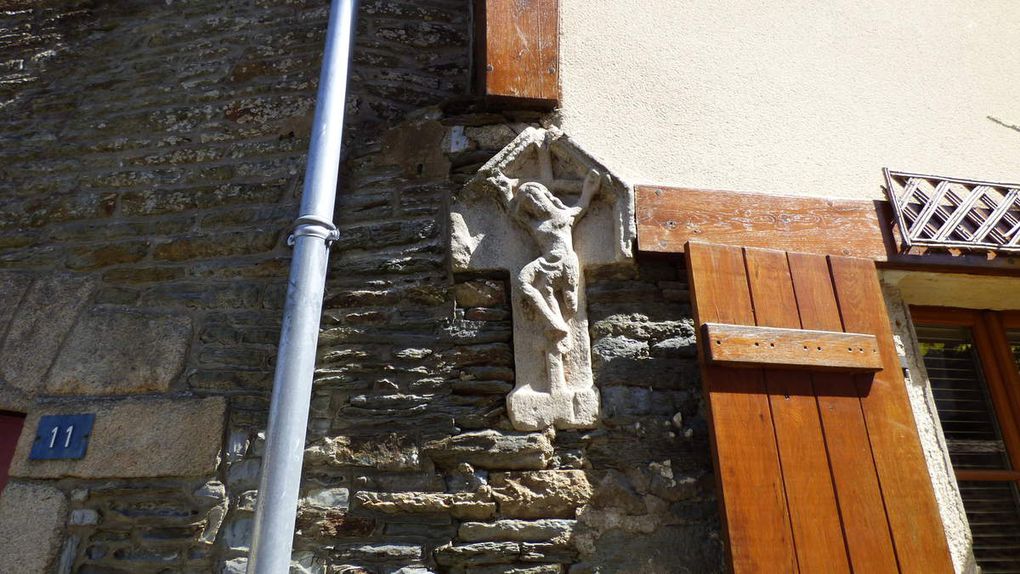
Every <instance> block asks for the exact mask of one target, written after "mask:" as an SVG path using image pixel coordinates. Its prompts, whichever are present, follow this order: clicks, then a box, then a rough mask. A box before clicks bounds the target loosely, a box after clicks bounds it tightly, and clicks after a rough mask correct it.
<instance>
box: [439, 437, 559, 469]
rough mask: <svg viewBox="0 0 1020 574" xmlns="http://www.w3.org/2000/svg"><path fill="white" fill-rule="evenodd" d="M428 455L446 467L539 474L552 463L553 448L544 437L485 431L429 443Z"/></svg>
mask: <svg viewBox="0 0 1020 574" xmlns="http://www.w3.org/2000/svg"><path fill="white" fill-rule="evenodd" d="M425 454H426V455H427V456H428V457H429V458H431V459H432V461H433V462H435V463H436V464H438V465H439V466H445V467H454V466H457V465H458V464H460V463H467V464H470V465H471V466H474V467H476V468H484V469H488V470H524V469H536V470H537V469H542V468H545V467H546V465H547V464H548V463H549V459H550V458H551V457H552V454H553V447H552V444H551V443H550V442H549V438H548V437H547V436H545V435H543V434H541V433H515V432H500V431H496V430H484V431H477V432H468V433H463V434H459V435H456V436H452V437H449V438H445V439H442V440H438V441H433V442H431V443H428V444H427V445H426V446H425Z"/></svg>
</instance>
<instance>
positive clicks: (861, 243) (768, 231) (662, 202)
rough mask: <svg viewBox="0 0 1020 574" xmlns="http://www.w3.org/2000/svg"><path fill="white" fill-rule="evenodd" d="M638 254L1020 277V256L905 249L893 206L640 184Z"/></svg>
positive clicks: (638, 187)
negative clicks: (726, 254) (773, 258)
mask: <svg viewBox="0 0 1020 574" xmlns="http://www.w3.org/2000/svg"><path fill="white" fill-rule="evenodd" d="M635 208H636V212H637V231H638V250H640V251H642V252H646V253H649V252H650V253H683V251H684V244H685V243H687V242H688V241H698V242H706V243H714V244H722V245H733V246H741V247H758V248H766V249H778V250H784V251H793V252H800V253H808V254H815V255H842V256H850V257H859V258H862V259H870V260H872V261H875V262H876V264H878V265H879V266H880V267H881V268H884V269H905V270H925V271H949V272H957V273H959V272H967V273H976V274H996V275H1014V276H1015V275H1020V257H1016V256H996V255H994V254H987V255H986V254H960V253H956V254H954V253H942V252H932V251H929V250H925V249H923V248H919V249H915V250H913V251H911V252H910V253H901V252H900V250H899V245H900V244H901V243H900V241H899V230H898V229H897V228H895V227H894V225H893V219H894V218H893V215H892V208H891V206H890V205H889V202H887V201H872V200H854V199H826V198H821V197H806V196H783V195H769V194H763V193H739V192H733V191H716V190H706V189H689V188H673V187H663V186H649V185H639V186H636V187H635Z"/></svg>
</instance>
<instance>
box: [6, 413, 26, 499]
mask: <svg viewBox="0 0 1020 574" xmlns="http://www.w3.org/2000/svg"><path fill="white" fill-rule="evenodd" d="M24 422H25V417H23V416H21V415H17V414H9V413H3V412H0V492H3V489H4V486H5V485H6V484H7V471H8V469H9V468H10V466H11V460H12V459H13V458H14V449H15V448H17V446H18V437H20V436H21V426H22V425H23V424H24Z"/></svg>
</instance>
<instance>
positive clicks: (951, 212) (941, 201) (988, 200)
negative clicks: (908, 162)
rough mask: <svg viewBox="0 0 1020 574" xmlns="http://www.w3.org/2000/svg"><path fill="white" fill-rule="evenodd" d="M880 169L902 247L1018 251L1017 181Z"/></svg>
mask: <svg viewBox="0 0 1020 574" xmlns="http://www.w3.org/2000/svg"><path fill="white" fill-rule="evenodd" d="M884 171H885V181H886V185H887V187H888V194H889V201H890V202H891V203H892V205H893V209H894V210H895V212H896V219H897V223H898V225H899V227H900V237H901V239H902V241H903V247H904V248H905V249H909V248H910V247H913V246H923V247H942V248H952V249H968V250H991V251H1003V252H1020V201H1018V199H1020V197H1018V196H1020V183H993V182H990V181H973V180H969V179H955V178H951V177H938V176H934V175H923V174H918V173H903V172H898V171H890V170H888V169H886V170H884Z"/></svg>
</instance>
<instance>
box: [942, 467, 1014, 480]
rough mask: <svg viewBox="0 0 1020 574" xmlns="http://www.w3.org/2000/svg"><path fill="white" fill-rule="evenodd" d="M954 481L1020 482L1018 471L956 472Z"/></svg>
mask: <svg viewBox="0 0 1020 574" xmlns="http://www.w3.org/2000/svg"><path fill="white" fill-rule="evenodd" d="M956 480H975V481H995V482H1003V481H1007V480H1018V481H1020V470H957V471H956Z"/></svg>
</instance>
